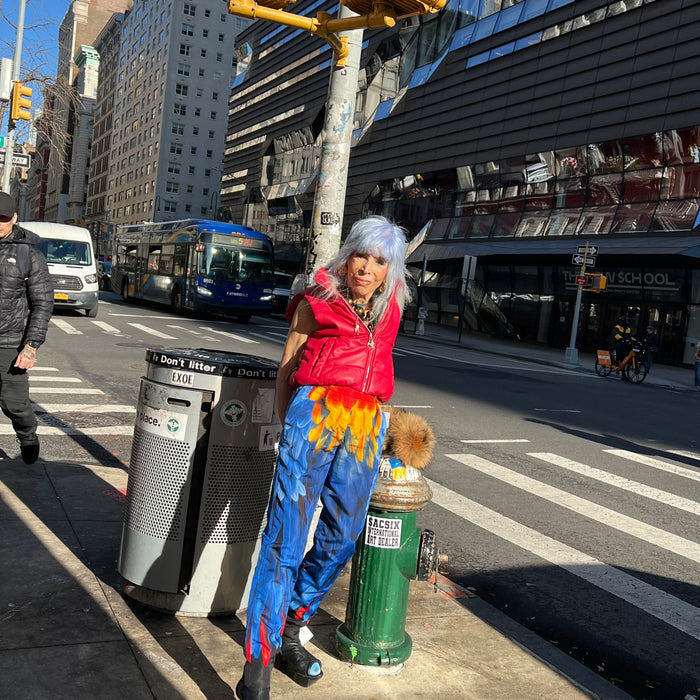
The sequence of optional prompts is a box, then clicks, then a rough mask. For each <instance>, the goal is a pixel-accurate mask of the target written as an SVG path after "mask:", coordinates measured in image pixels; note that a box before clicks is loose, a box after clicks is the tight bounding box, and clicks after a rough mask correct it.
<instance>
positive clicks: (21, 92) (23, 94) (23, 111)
mask: <svg viewBox="0 0 700 700" xmlns="http://www.w3.org/2000/svg"><path fill="white" fill-rule="evenodd" d="M31 97H32V89H31V88H30V87H27V86H26V85H22V83H20V82H19V80H15V81H14V83H13V84H12V102H11V104H10V119H11V120H12V121H13V122H16V121H17V120H18V119H26V120H27V121H29V120H30V119H31V118H32V114H31V112H30V111H29V110H30V109H31V107H32V100H31Z"/></svg>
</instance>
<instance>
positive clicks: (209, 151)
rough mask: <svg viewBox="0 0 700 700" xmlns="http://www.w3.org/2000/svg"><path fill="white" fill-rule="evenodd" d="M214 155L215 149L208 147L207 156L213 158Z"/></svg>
mask: <svg viewBox="0 0 700 700" xmlns="http://www.w3.org/2000/svg"><path fill="white" fill-rule="evenodd" d="M213 155H214V151H212V150H211V148H207V158H211V157H212V156H213Z"/></svg>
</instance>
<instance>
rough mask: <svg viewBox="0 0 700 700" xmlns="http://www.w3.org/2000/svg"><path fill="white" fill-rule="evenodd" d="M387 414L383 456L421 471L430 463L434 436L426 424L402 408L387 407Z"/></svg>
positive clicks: (420, 417)
mask: <svg viewBox="0 0 700 700" xmlns="http://www.w3.org/2000/svg"><path fill="white" fill-rule="evenodd" d="M384 410H387V409H386V408H385V409H384ZM388 412H389V414H390V419H389V428H388V430H387V434H386V439H385V440H384V449H383V454H384V455H385V456H387V457H395V458H396V459H399V460H401V462H403V464H404V465H405V466H408V467H416V468H417V469H423V468H424V467H425V466H426V465H427V464H428V463H429V462H430V459H431V457H432V456H433V447H434V446H435V435H433V431H432V430H431V428H430V426H429V425H428V422H427V421H426V420H425V418H423V417H422V416H419V415H417V414H415V413H408V412H407V411H404V410H403V409H402V408H391V407H389V408H388Z"/></svg>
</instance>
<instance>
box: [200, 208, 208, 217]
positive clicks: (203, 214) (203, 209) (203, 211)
mask: <svg viewBox="0 0 700 700" xmlns="http://www.w3.org/2000/svg"><path fill="white" fill-rule="evenodd" d="M199 212H200V214H201V215H202V216H206V215H207V208H206V207H202V208H201V209H200V210H199Z"/></svg>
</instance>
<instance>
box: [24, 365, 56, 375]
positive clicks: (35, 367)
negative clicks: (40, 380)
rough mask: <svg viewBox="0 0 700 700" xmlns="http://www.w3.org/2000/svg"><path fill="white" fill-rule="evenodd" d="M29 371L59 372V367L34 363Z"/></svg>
mask: <svg viewBox="0 0 700 700" xmlns="http://www.w3.org/2000/svg"><path fill="white" fill-rule="evenodd" d="M29 372H30V373H31V372H58V367H37V365H34V367H32V368H31V369H30V370H29Z"/></svg>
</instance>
